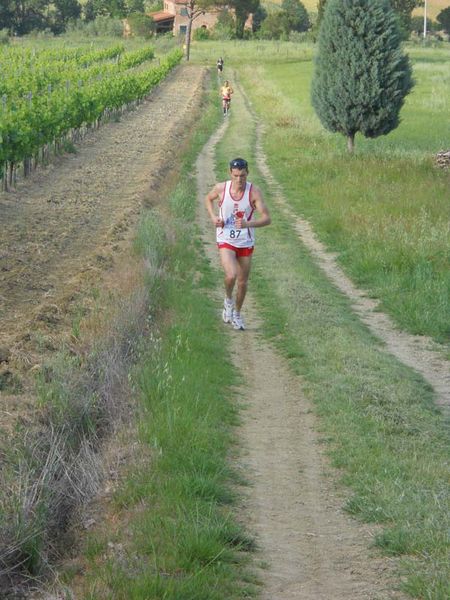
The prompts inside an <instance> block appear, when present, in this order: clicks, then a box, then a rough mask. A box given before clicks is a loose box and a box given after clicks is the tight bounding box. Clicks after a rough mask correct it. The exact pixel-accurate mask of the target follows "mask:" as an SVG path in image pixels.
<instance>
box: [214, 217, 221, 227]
mask: <svg viewBox="0 0 450 600" xmlns="http://www.w3.org/2000/svg"><path fill="white" fill-rule="evenodd" d="M212 222H213V224H214V226H215V227H223V220H222V219H221V218H220V217H214V219H213V220H212Z"/></svg>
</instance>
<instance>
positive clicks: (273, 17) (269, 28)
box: [259, 11, 287, 40]
mask: <svg viewBox="0 0 450 600" xmlns="http://www.w3.org/2000/svg"><path fill="white" fill-rule="evenodd" d="M286 26H287V23H284V22H283V19H282V18H281V11H277V12H273V13H270V14H269V15H268V16H267V18H266V19H264V21H263V23H262V25H261V29H260V30H259V37H261V38H262V39H263V40H279V39H280V37H282V35H283V34H284V33H285V29H286Z"/></svg>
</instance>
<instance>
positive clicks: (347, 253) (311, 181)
mask: <svg viewBox="0 0 450 600" xmlns="http://www.w3.org/2000/svg"><path fill="white" fill-rule="evenodd" d="M226 50H227V52H226V54H225V60H226V61H228V63H229V64H231V65H233V66H235V68H236V76H237V77H238V78H239V79H240V80H241V81H242V82H243V83H244V85H245V88H246V89H248V90H249V94H250V95H251V98H252V101H253V103H254V106H255V109H256V110H257V112H258V113H259V114H260V117H261V119H262V120H263V122H264V123H265V124H266V129H267V134H266V136H265V140H264V142H265V150H266V152H267V154H268V156H269V163H270V166H271V167H272V169H273V172H274V174H275V175H276V177H277V179H278V181H280V183H281V185H282V186H283V189H284V191H285V193H286V196H287V197H288V199H289V201H290V202H291V204H292V206H293V208H294V209H295V210H296V211H297V212H298V213H299V214H302V215H303V216H305V217H306V218H307V219H309V220H310V221H311V222H312V223H313V225H314V228H315V230H316V232H317V233H318V235H319V237H320V238H321V239H322V240H323V241H324V242H325V243H326V244H327V246H328V247H329V248H330V249H331V250H333V251H337V252H338V253H339V260H340V262H341V264H342V265H343V267H344V268H345V270H346V271H347V272H348V274H349V275H351V277H352V278H353V279H354V280H355V281H356V282H357V283H358V284H359V285H361V286H363V287H364V288H366V289H368V290H369V291H370V293H371V294H372V295H373V296H375V297H378V298H380V300H381V307H382V309H383V310H386V311H387V312H389V313H390V314H391V315H392V316H393V317H394V319H395V320H396V321H397V323H398V324H399V325H400V326H401V327H402V328H405V329H407V330H409V331H411V332H413V333H417V334H425V335H429V336H432V337H434V339H436V340H437V341H440V342H443V343H447V342H448V341H449V340H450V322H449V317H448V315H449V314H450V269H449V268H448V267H449V256H450V255H449V251H450V250H449V249H450V237H449V228H448V222H449V216H450V210H449V202H448V185H449V173H448V171H444V170H439V169H438V168H436V167H435V165H434V163H433V155H434V154H435V153H436V152H438V151H439V150H443V149H448V139H449V133H450V129H449V122H448V118H447V115H448V114H449V112H450V100H449V98H450V75H449V73H450V71H449V59H448V50H447V49H446V48H442V49H424V48H414V47H413V48H411V49H410V50H409V52H410V55H411V60H412V62H413V67H414V77H415V80H416V86H415V88H414V90H413V92H412V93H411V94H410V95H409V96H408V98H407V101H406V104H405V106H404V108H403V110H402V113H401V118H402V122H401V124H400V126H399V127H398V128H397V129H396V130H395V131H394V132H392V133H391V134H390V135H388V136H383V137H379V138H377V139H374V140H368V139H365V138H363V137H361V136H359V137H358V136H357V141H356V153H355V155H354V156H349V155H348V154H347V152H346V149H345V139H344V137H343V136H340V135H339V134H331V133H328V132H327V131H325V130H324V129H323V127H322V126H321V124H320V122H319V120H318V119H317V117H316V115H315V113H314V110H313V108H312V105H311V100H310V84H311V78H312V73H313V50H312V48H310V47H309V46H302V45H296V44H290V43H275V42H272V43H268V44H261V43H253V44H247V45H245V46H244V45H242V44H239V43H234V44H233V43H231V44H230V45H229V46H228V47H227V49H226ZM217 51H218V50H217ZM204 52H205V48H204V47H201V46H200V45H198V46H196V53H197V54H196V56H197V60H200V61H202V60H203V56H204ZM207 52H208V53H212V54H213V55H214V50H212V49H211V48H208V50H207ZM244 52H245V58H244ZM248 63H250V65H249V64H248Z"/></svg>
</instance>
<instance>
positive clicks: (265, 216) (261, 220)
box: [236, 186, 272, 228]
mask: <svg viewBox="0 0 450 600" xmlns="http://www.w3.org/2000/svg"><path fill="white" fill-rule="evenodd" d="M250 202H251V203H252V204H253V206H254V207H255V209H256V212H257V213H258V215H259V216H258V218H257V219H255V220H254V221H253V220H252V221H246V220H245V219H242V220H241V223H240V224H239V223H236V225H237V227H243V228H245V227H265V226H266V225H270V223H271V222H272V219H271V217H270V213H269V209H268V208H267V206H266V204H265V202H264V200H263V197H262V193H261V190H260V189H259V188H258V187H256V186H252V191H251V194H250Z"/></svg>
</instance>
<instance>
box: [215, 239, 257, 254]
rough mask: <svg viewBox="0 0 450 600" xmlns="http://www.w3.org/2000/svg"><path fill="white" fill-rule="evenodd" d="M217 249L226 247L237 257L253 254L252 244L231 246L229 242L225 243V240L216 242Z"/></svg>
mask: <svg viewBox="0 0 450 600" xmlns="http://www.w3.org/2000/svg"><path fill="white" fill-rule="evenodd" d="M217 247H218V248H219V250H220V249H221V248H228V250H233V251H234V252H235V254H236V257H237V258H240V257H241V256H251V255H252V254H253V250H254V249H255V247H254V246H250V248H238V247H237V246H232V245H231V244H227V242H220V243H219V244H217Z"/></svg>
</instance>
